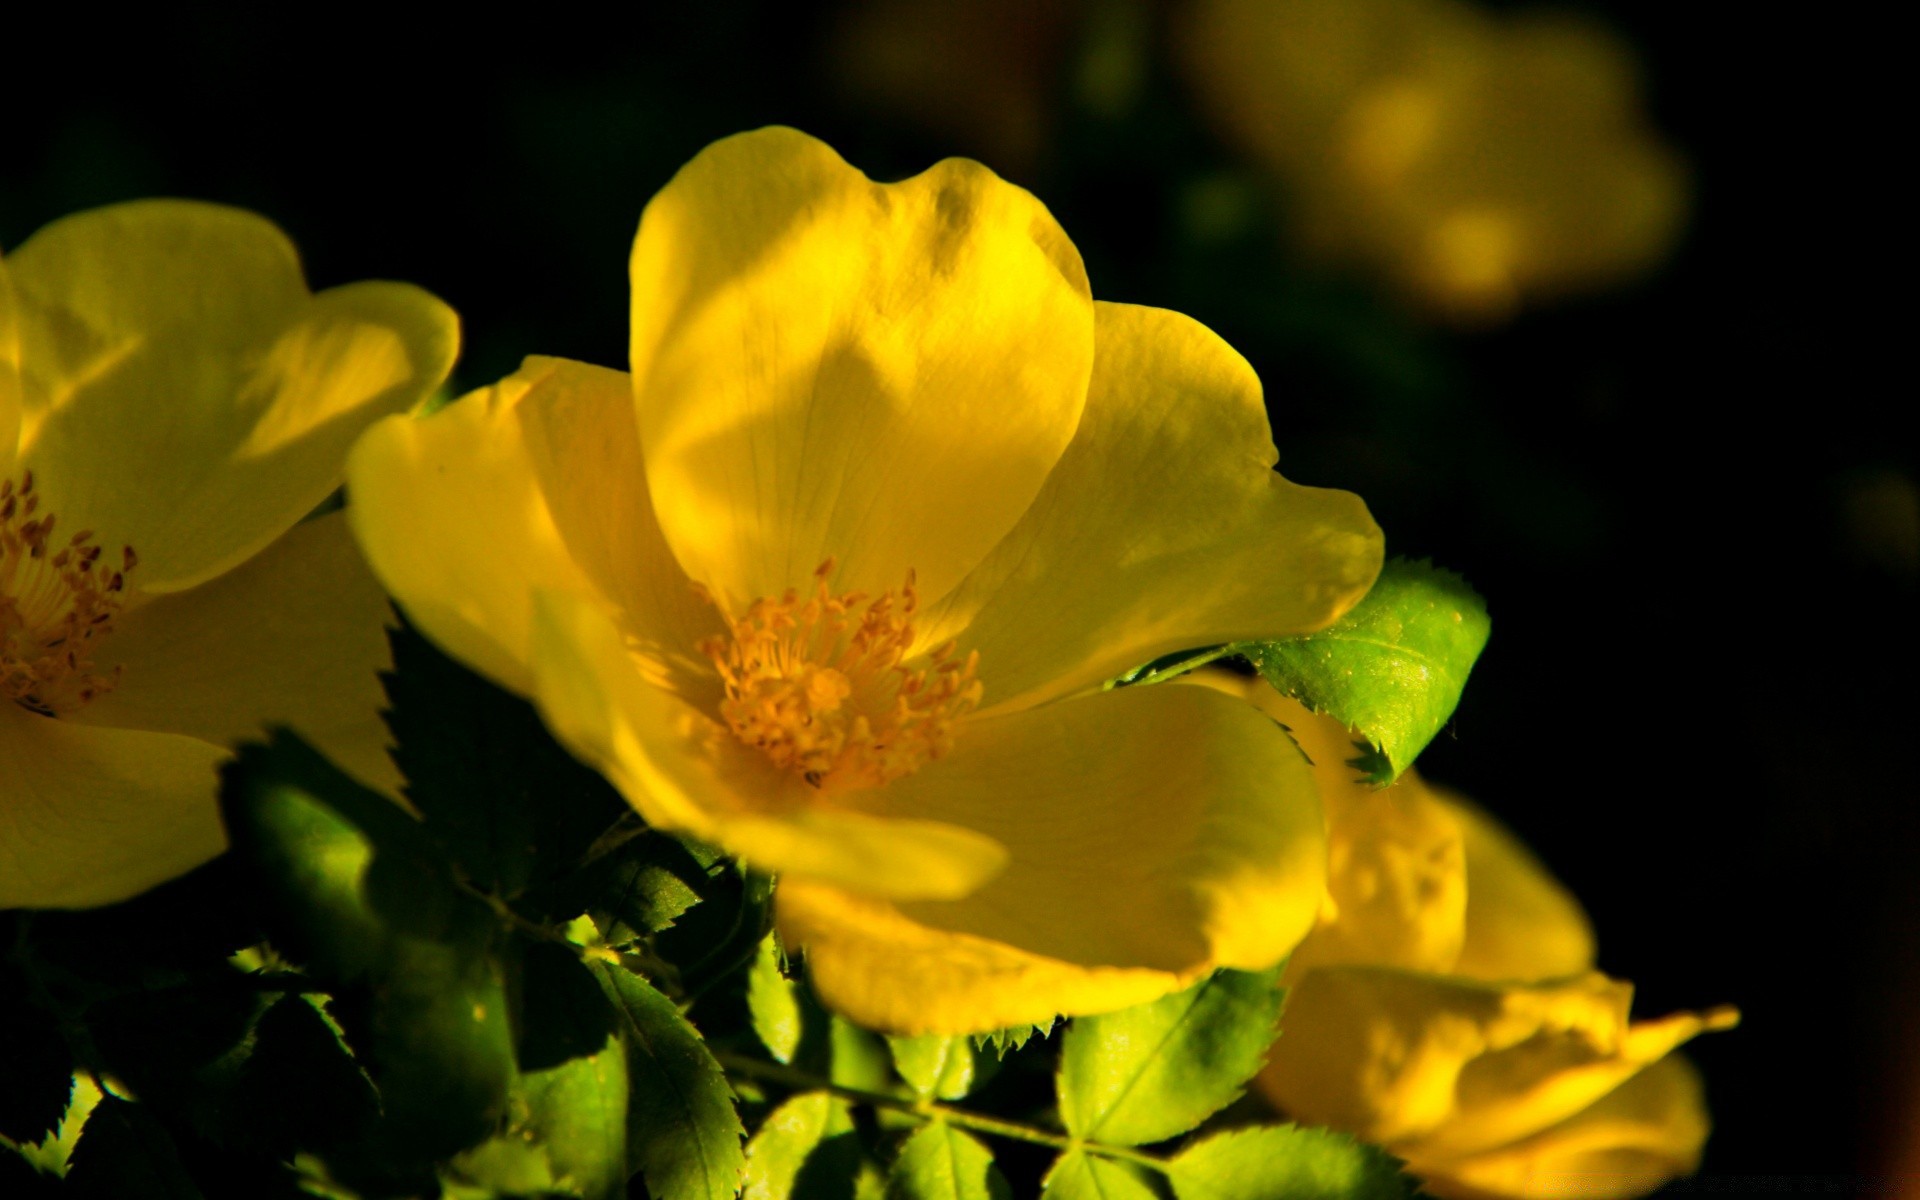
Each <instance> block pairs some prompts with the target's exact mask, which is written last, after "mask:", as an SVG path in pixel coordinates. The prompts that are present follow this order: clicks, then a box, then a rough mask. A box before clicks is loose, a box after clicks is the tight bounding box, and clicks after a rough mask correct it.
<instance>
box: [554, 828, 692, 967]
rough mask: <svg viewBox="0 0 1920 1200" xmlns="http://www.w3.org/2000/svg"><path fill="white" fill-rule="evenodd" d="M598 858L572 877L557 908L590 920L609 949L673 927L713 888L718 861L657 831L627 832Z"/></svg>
mask: <svg viewBox="0 0 1920 1200" xmlns="http://www.w3.org/2000/svg"><path fill="white" fill-rule="evenodd" d="M610 840H614V839H610ZM596 854H597V856H596V857H594V858H593V859H592V860H591V861H590V862H588V864H587V865H586V866H585V867H584V868H582V869H581V870H580V871H578V872H576V873H575V874H574V875H573V876H572V877H571V878H569V879H568V881H567V882H566V884H565V885H564V895H565V899H564V900H563V901H562V902H561V903H560V904H559V905H557V906H556V907H557V908H559V909H567V910H571V911H574V912H584V913H586V914H588V915H589V916H591V917H592V918H593V921H594V924H595V926H596V927H598V929H599V930H600V936H601V937H602V938H604V939H605V940H606V941H607V943H608V944H609V945H615V946H617V945H620V944H622V943H625V942H631V941H633V940H635V939H637V938H642V937H645V936H647V935H648V934H651V933H658V932H660V931H661V930H663V929H667V928H669V927H671V926H672V925H673V923H674V922H675V921H677V920H678V919H679V918H680V916H681V914H683V913H685V912H686V911H687V910H688V909H690V908H692V907H693V906H694V905H696V904H698V903H700V901H701V900H702V899H703V898H704V897H705V896H706V894H707V891H708V890H709V889H710V888H711V887H712V878H711V873H712V869H713V867H714V860H713V859H711V858H708V859H706V860H705V861H703V860H702V856H701V855H699V854H696V853H694V852H693V851H692V850H690V849H689V848H688V847H687V846H686V845H684V844H683V843H682V842H681V841H680V840H679V839H677V838H673V837H669V836H667V835H666V834H664V833H660V832H658V831H656V830H650V829H646V828H644V827H639V828H637V829H622V830H621V831H620V836H619V837H618V839H617V840H616V844H614V845H612V846H611V847H609V848H607V849H605V850H604V851H596Z"/></svg>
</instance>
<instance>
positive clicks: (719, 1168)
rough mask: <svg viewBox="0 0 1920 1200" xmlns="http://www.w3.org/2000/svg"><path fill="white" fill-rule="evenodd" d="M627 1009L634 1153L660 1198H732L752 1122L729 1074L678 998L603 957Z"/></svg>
mask: <svg viewBox="0 0 1920 1200" xmlns="http://www.w3.org/2000/svg"><path fill="white" fill-rule="evenodd" d="M593 971H594V974H595V975H597V976H598V977H599V979H600V985H601V987H602V988H604V989H605V990H606V993H607V996H608V997H609V998H610V999H611V1000H612V1001H613V1002H614V1005H615V1008H616V1010H617V1011H618V1013H619V1014H620V1033H621V1039H622V1041H623V1042H624V1043H625V1045H626V1049H627V1069H628V1073H629V1075H630V1076H631V1081H632V1083H631V1087H632V1091H631V1095H632V1101H631V1103H630V1104H629V1108H628V1123H627V1134H628V1157H629V1163H630V1165H634V1166H637V1167H638V1168H639V1170H640V1173H641V1174H642V1175H643V1176H644V1177H645V1179H646V1182H647V1190H648V1191H649V1192H650V1193H651V1194H653V1195H654V1196H656V1197H658V1198H659V1200H732V1198H733V1196H734V1193H735V1192H737V1191H738V1190H739V1187H740V1178H741V1175H742V1174H743V1172H744V1171H745V1169H746V1156H745V1153H744V1151H743V1150H742V1148H741V1144H740V1143H741V1139H742V1138H743V1137H745V1136H746V1130H745V1129H744V1128H743V1127H742V1126H741V1124H740V1117H739V1114H738V1113H736V1112H735V1111H734V1107H733V1096H732V1094H731V1092H729V1090H728V1088H727V1080H726V1075H725V1074H724V1073H723V1072H722V1071H721V1069H720V1064H719V1063H718V1062H716V1061H714V1057H713V1054H712V1052H711V1051H709V1050H708V1049H707V1044H706V1042H705V1041H703V1040H702V1039H701V1037H700V1033H699V1031H698V1030H696V1029H694V1027H693V1026H692V1025H690V1024H688V1022H687V1019H686V1018H685V1017H683V1016H681V1015H680V1010H679V1009H677V1008H675V1007H674V1005H673V1001H671V1000H669V999H667V998H666V997H665V996H663V995H661V994H660V992H659V991H657V990H656V989H655V988H654V986H653V985H652V984H650V983H648V982H647V981H646V980H644V979H641V978H640V977H639V976H637V975H635V974H633V973H632V972H630V971H627V970H624V969H622V968H620V967H616V966H613V965H611V964H607V963H595V964H594V966H593Z"/></svg>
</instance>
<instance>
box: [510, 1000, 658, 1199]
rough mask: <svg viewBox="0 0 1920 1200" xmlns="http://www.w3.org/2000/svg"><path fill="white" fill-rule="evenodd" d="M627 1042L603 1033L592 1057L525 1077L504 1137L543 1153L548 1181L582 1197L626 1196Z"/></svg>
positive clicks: (517, 1091)
mask: <svg viewBox="0 0 1920 1200" xmlns="http://www.w3.org/2000/svg"><path fill="white" fill-rule="evenodd" d="M628 1085H629V1079H628V1075H627V1053H626V1047H625V1045H624V1044H623V1043H622V1042H621V1040H620V1039H619V1038H617V1037H613V1036H609V1037H607V1038H606V1040H605V1041H604V1042H603V1043H602V1044H601V1047H600V1048H599V1049H598V1050H596V1051H595V1052H594V1053H592V1054H586V1055H580V1056H577V1057H574V1058H570V1059H567V1060H566V1061H565V1062H562V1063H561V1064H560V1065H558V1066H556V1067H552V1068H549V1069H548V1070H544V1071H535V1072H533V1073H531V1074H528V1075H524V1076H522V1077H521V1079H520V1083H519V1086H518V1087H516V1088H515V1089H514V1098H513V1104H512V1107H513V1109H514V1111H515V1113H516V1116H515V1120H514V1122H513V1125H512V1127H511V1129H510V1130H509V1132H508V1134H507V1136H508V1137H512V1138H517V1139H520V1140H522V1141H525V1142H527V1143H530V1144H533V1145H537V1146H539V1147H540V1148H541V1150H542V1151H543V1152H544V1153H545V1156H546V1162H547V1165H548V1168H549V1170H550V1171H551V1174H552V1180H553V1186H554V1187H555V1188H557V1189H559V1190H562V1191H565V1192H566V1193H567V1194H568V1195H573V1196H580V1197H584V1198H585V1200H613V1198H614V1197H618V1196H623V1195H625V1194H626V1186H627V1106H628V1102H629V1086H628Z"/></svg>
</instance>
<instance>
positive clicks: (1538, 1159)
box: [1422, 1053, 1712, 1200]
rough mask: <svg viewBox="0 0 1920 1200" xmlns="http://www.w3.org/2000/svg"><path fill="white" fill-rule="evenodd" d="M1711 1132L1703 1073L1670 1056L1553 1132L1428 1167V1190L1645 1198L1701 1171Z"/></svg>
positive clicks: (1526, 1197) (1544, 1198)
mask: <svg viewBox="0 0 1920 1200" xmlns="http://www.w3.org/2000/svg"><path fill="white" fill-rule="evenodd" d="M1711 1128H1712V1123H1711V1122H1710V1121H1709V1119H1708V1117H1707V1105H1706V1097H1705V1094H1704V1089H1703V1088H1702V1087H1701V1084H1700V1074H1699V1072H1698V1071H1696V1070H1694V1068H1693V1065H1692V1064H1691V1063H1689V1062H1688V1061H1687V1059H1686V1057H1685V1056H1684V1055H1682V1054H1679V1053H1674V1054H1669V1055H1667V1056H1666V1057H1665V1058H1663V1059H1661V1060H1660V1061H1659V1062H1657V1063H1655V1064H1653V1065H1652V1066H1650V1067H1648V1068H1647V1069H1646V1070H1644V1071H1641V1072H1640V1073H1639V1074H1637V1075H1635V1076H1634V1077H1633V1078H1631V1079H1629V1080H1627V1081H1626V1082H1625V1083H1623V1084H1621V1085H1620V1086H1619V1087H1617V1088H1615V1089H1614V1090H1613V1091H1611V1092H1609V1093H1607V1094H1606V1095H1605V1096H1603V1097H1601V1098H1600V1100H1598V1101H1597V1102H1595V1103H1594V1104H1593V1106H1592V1107H1590V1108H1587V1109H1584V1110H1582V1111H1581V1112H1579V1113H1577V1114H1576V1115H1574V1116H1572V1117H1570V1118H1568V1119H1567V1120H1565V1121H1562V1122H1561V1123H1560V1124H1558V1125H1555V1126H1553V1127H1552V1128H1551V1129H1545V1130H1542V1131H1541V1132H1539V1133H1537V1134H1535V1135H1533V1136H1532V1137H1529V1138H1523V1139H1521V1140H1520V1141H1518V1142H1515V1143H1513V1144H1512V1145H1509V1146H1502V1147H1499V1148H1498V1149H1495V1150H1489V1151H1487V1152H1485V1153H1483V1154H1477V1155H1473V1156H1471V1157H1468V1158H1465V1159H1460V1160H1458V1161H1453V1162H1434V1163H1430V1164H1426V1165H1425V1169H1424V1170H1423V1172H1422V1174H1424V1175H1425V1177H1426V1178H1425V1184H1426V1187H1425V1190H1426V1191H1429V1192H1431V1193H1432V1194H1433V1195H1435V1196H1440V1197H1461V1198H1462V1200H1465V1198H1467V1197H1482V1196H1504V1197H1513V1198H1514V1200H1549V1198H1550V1197H1564V1196H1606V1197H1624V1196H1641V1195H1645V1194H1646V1193H1648V1192H1651V1191H1653V1190H1654V1189H1655V1188H1658V1187H1659V1186H1660V1185H1661V1184H1663V1183H1665V1182H1667V1181H1668V1180H1669V1179H1673V1178H1674V1177H1676V1176H1680V1175H1686V1174H1690V1173H1691V1172H1692V1171H1693V1170H1694V1169H1695V1168H1697V1167H1698V1166H1699V1165H1700V1151H1701V1148H1702V1147H1703V1146H1705V1144H1706V1140H1707V1134H1708V1133H1709V1132H1710V1131H1711Z"/></svg>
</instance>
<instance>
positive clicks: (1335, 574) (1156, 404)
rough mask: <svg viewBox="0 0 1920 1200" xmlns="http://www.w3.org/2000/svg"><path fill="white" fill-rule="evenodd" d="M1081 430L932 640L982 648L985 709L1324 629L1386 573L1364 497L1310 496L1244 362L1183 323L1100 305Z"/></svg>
mask: <svg viewBox="0 0 1920 1200" xmlns="http://www.w3.org/2000/svg"><path fill="white" fill-rule="evenodd" d="M1095 309H1096V312H1097V315H1098V322H1097V327H1098V341H1097V346H1096V355H1095V360H1094V373H1093V383H1092V385H1091V389H1090V392H1089V396H1088V400H1087V410H1086V414H1085V416H1084V417H1083V418H1082V420H1081V423H1080V429H1079V432H1078V433H1077V434H1075V436H1074V440H1073V443H1072V445H1070V446H1068V448H1067V451H1066V453H1065V455H1064V456H1062V458H1061V459H1060V463H1059V465H1058V466H1057V467H1055V468H1054V471H1053V474H1052V475H1050V476H1049V477H1048V479H1047V484H1046V487H1045V488H1044V489H1042V491H1041V493H1040V496H1039V497H1038V498H1037V499H1036V500H1035V501H1034V503H1033V505H1032V507H1031V508H1030V509H1029V510H1028V511H1027V514H1026V516H1025V517H1023V518H1022V519H1021V521H1020V524H1019V525H1017V526H1016V527H1015V528H1014V530H1013V532H1012V533H1010V534H1008V535H1007V537H1006V539H1005V540H1003V541H1002V542H1001V543H1000V544H999V545H998V546H996V547H994V550H993V553H992V554H991V555H989V556H988V557H987V559H986V561H984V562H982V563H981V564H980V566H979V567H977V568H976V569H975V570H974V571H973V572H972V574H970V575H969V576H968V577H967V579H966V581H965V582H964V583H962V584H961V585H960V586H959V588H958V589H956V591H955V592H954V594H952V595H951V596H948V597H946V598H944V599H943V600H942V601H940V602H938V603H936V604H935V605H934V606H933V607H932V608H931V609H930V610H929V615H928V622H927V625H926V626H925V627H924V628H926V629H927V630H928V632H927V637H928V639H929V640H930V641H940V640H944V639H945V638H947V637H950V636H954V635H956V634H957V635H958V636H959V638H960V643H961V646H962V648H963V649H977V650H979V652H980V678H981V680H982V681H983V682H984V683H985V684H986V703H987V705H989V706H990V707H991V708H993V709H996V710H999V709H1006V708H1009V707H1017V706H1022V705H1029V704H1035V703H1039V702H1040V701H1043V700H1046V699H1049V698H1052V697H1056V696H1061V695H1065V694H1067V693H1069V692H1072V691H1075V690H1077V689H1080V688H1085V687H1091V686H1093V685H1095V684H1098V683H1101V682H1103V681H1105V680H1108V679H1111V678H1113V677H1114V676H1116V675H1118V674H1120V673H1121V672H1123V671H1125V670H1127V669H1128V668H1130V667H1135V666H1138V665H1140V664H1141V663H1145V662H1149V661H1151V660H1153V659H1155V658H1157V657H1159V656H1160V655H1162V654H1166V653H1170V652H1172V651H1175V650H1182V649H1187V648H1190V647H1199V646H1210V645H1215V644H1218V643H1220V642H1226V641H1233V640H1236V639H1240V638H1255V637H1281V636H1286V635H1289V634H1295V633H1305V632H1307V631H1309V630H1313V629H1318V628H1320V627H1322V626H1324V625H1326V624H1328V623H1329V622H1331V621H1333V620H1334V619H1335V618H1337V617H1339V616H1340V615H1341V614H1342V613H1344V612H1345V611H1346V610H1347V609H1349V608H1351V607H1352V606H1353V605H1354V604H1356V603H1358V602H1359V600H1360V598H1361V597H1362V596H1364V595H1366V592H1367V589H1368V588H1369V587H1371V586H1372V584H1373V579H1374V576H1376V575H1377V574H1379V571H1380V563H1381V555H1382V542H1381V536H1380V530H1379V528H1378V527H1377V526H1376V525H1375V524H1374V523H1373V518H1372V517H1370V516H1369V515H1368V514H1367V509H1366V506H1365V505H1364V504H1362V503H1361V501H1360V498H1359V497H1357V496H1355V495H1353V494H1352V493H1350V492H1340V491H1331V490H1327V489H1322V488H1307V487H1300V486H1299V485H1297V484H1293V483H1289V482H1287V481H1286V480H1285V479H1283V478H1281V477H1280V476H1279V475H1277V474H1275V473H1274V471H1273V469H1272V468H1273V464H1274V462H1275V460H1276V457H1277V456H1276V454H1275V451H1274V448H1273V440H1272V437H1271V434H1270V433H1269V430H1268V426H1267V416H1266V408H1265V406H1264V404H1263V402H1262V401H1261V398H1260V381H1259V380H1258V379H1257V378H1256V377H1255V376H1254V374H1253V370H1252V368H1250V367H1249V366H1248V365H1247V363H1246V360H1245V359H1243V358H1241V357H1240V356H1239V355H1238V354H1236V353H1234V351H1233V349H1232V348H1231V347H1229V346H1228V345H1227V344H1226V343H1225V342H1223V341H1221V340H1220V339H1219V338H1218V337H1217V336H1215V335H1214V334H1213V333H1212V332H1211V331H1210V330H1208V329H1207V328H1206V327H1205V326H1203V325H1201V324H1199V323H1198V322H1196V321H1193V320H1191V319H1189V318H1187V317H1183V316H1181V315H1179V314H1178V313H1172V312H1167V311H1165V310H1162V309H1154V308H1138V307H1134V306H1132V305H1124V304H1098V305H1096V306H1095Z"/></svg>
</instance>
